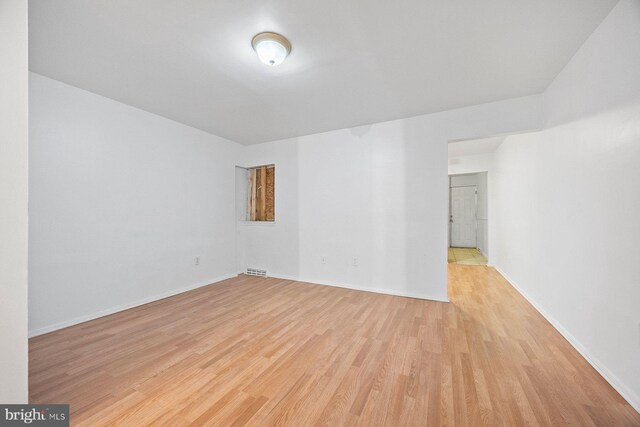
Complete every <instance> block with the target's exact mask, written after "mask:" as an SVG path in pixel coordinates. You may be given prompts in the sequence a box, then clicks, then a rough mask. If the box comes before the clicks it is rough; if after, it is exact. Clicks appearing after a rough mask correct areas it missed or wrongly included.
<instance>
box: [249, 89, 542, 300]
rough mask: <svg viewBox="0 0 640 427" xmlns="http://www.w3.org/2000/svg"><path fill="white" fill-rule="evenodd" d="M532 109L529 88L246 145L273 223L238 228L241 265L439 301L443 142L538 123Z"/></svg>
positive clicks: (444, 213) (537, 103) (535, 105)
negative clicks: (265, 178) (271, 201)
mask: <svg viewBox="0 0 640 427" xmlns="http://www.w3.org/2000/svg"><path fill="white" fill-rule="evenodd" d="M540 107H541V97H539V96H531V97H526V98H519V99H513V100H509V101H503V102H497V103H492V104H485V105H480V106H474V107H469V108H464V109H460V110H453V111H448V112H444V113H438V114H430V115H425V116H418V117H414V118H410V119H404V120H396V121H391V122H385V123H377V124H374V125H370V126H362V127H357V128H352V129H343V130H337V131H333V132H327V133H322V134H316V135H309V136H304V137H300V138H293V139H288V140H283V141H276V142H270V143H266V144H259V145H255V146H249V147H247V148H246V149H245V160H244V161H245V166H252V165H259V164H269V163H274V164H275V165H276V176H277V179H276V224H274V225H269V226H244V227H243V226H241V227H239V241H240V242H242V243H241V244H242V245H243V247H244V248H245V261H246V264H247V266H250V267H257V268H266V269H267V270H268V271H269V274H270V275H272V276H279V277H288V278H294V279H299V280H305V281H309V282H315V283H326V284H334V285H339V286H347V287H352V288H356V289H369V290H375V291H379V292H386V293H393V294H400V295H411V296H417V297H421V298H428V299H435V300H446V299H447V273H446V271H447V270H446V266H447V258H446V257H447V254H446V247H447V228H448V208H447V206H448V203H447V200H448V182H447V180H448V178H447V176H448V174H447V142H448V141H449V140H458V139H466V138H479V137H485V136H491V135H496V134H504V133H509V132H519V131H522V130H526V129H538V128H539V127H540V125H541V111H540ZM322 257H325V258H326V263H325V264H323V263H322V262H321V259H322ZM354 258H357V262H356V264H357V265H354V261H353V259H354Z"/></svg>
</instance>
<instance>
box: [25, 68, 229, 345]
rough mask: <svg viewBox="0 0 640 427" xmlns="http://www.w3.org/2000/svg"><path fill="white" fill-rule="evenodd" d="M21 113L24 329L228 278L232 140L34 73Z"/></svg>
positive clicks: (35, 330)
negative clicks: (26, 241)
mask: <svg viewBox="0 0 640 427" xmlns="http://www.w3.org/2000/svg"><path fill="white" fill-rule="evenodd" d="M30 108H31V111H30V119H31V120H30V132H31V135H30V142H31V155H30V159H29V160H30V165H31V167H30V199H29V202H30V214H31V221H30V248H29V256H30V298H29V329H30V331H31V333H32V334H36V333H42V332H44V331H47V330H51V329H56V328H58V327H60V326H63V325H67V324H70V323H76V322H78V321H81V320H86V319H89V318H93V317H96V316H99V315H101V314H105V313H109V312H112V311H114V310H118V309H122V308H126V307H129V306H132V305H137V304H139V303H141V302H145V301H149V300H153V299H157V298H159V297H161V296H166V295H170V294H173V293H176V292H178V291H181V290H184V289H185V288H190V287H195V286H199V285H203V284H208V283H211V282H214V281H217V280H220V279H221V278H226V277H229V276H232V275H235V273H236V236H235V190H234V188H235V168H234V165H235V164H236V163H237V160H238V155H239V150H240V148H241V147H240V146H239V145H237V144H235V143H232V142H229V141H227V140H224V139H222V138H219V137H216V136H213V135H210V134H207V133H205V132H202V131H199V130H196V129H193V128H190V127H187V126H185V125H182V124H179V123H176V122H173V121H171V120H167V119H164V118H162V117H159V116H156V115H153V114H150V113H147V112H145V111H142V110H139V109H136V108H133V107H130V106H127V105H124V104H121V103H118V102H115V101H113V100H110V99H107V98H104V97H101V96H98V95H95V94H93V93H90V92H86V91H83V90H80V89H77V88H74V87H71V86H68V85H65V84H63V83H60V82H57V81H55V80H51V79H49V78H46V77H43V76H40V75H37V74H33V73H32V74H30ZM195 257H200V264H199V265H197V266H196V265H194V258H195Z"/></svg>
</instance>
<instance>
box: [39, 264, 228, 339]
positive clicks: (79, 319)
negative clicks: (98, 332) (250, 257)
mask: <svg viewBox="0 0 640 427" xmlns="http://www.w3.org/2000/svg"><path fill="white" fill-rule="evenodd" d="M236 276H237V274H230V275H226V276H220V277H217V278H215V279H212V280H208V281H206V282H201V283H196V284H194V285H190V286H186V287H182V288H178V289H173V290H171V291H168V292H164V293H161V294H157V295H154V296H152V297H147V298H143V299H141V300H138V301H135V302H132V303H128V304H122V305H118V306H116V307H111V308H107V309H104V310H100V311H98V312H96V313H92V314H87V315H84V316H78V317H74V318H73V319H69V320H65V321H63V322H58V323H54V324H53V325H48V326H43V327H41V328H37V329H32V330H30V331H29V338H33V337H37V336H38V335H44V334H47V333H49V332H54V331H57V330H59V329H64V328H68V327H69V326H73V325H78V324H80V323H84V322H88V321H90V320H94V319H98V318H100V317H104V316H109V315H111V314H114V313H118V312H120V311H125V310H129V309H131V308H135V307H139V306H141V305H145V304H149V303H150V302H154V301H158V300H161V299H164V298H168V297H172V296H174V295H178V294H181V293H184V292H188V291H192V290H194V289H198V288H201V287H203V286H208V285H213V284H215V283H218V282H221V281H223V280H227V279H231V278H233V277H236Z"/></svg>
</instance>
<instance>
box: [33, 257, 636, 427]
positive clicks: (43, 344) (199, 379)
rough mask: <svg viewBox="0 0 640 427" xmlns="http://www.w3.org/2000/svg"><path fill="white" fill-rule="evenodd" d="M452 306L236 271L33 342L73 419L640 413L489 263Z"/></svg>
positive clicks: (411, 420) (631, 417)
mask: <svg viewBox="0 0 640 427" xmlns="http://www.w3.org/2000/svg"><path fill="white" fill-rule="evenodd" d="M449 296H450V299H451V303H441V302H434V301H424V300H418V299H411V298H403V297H395V296H390V295H381V294H374V293H369V292H360V291H355V290H350V289H342V288H332V287H327V286H321V285H312V284H308V283H303V282H295V281H289V280H281V279H271V278H267V279H265V278H256V277H248V276H238V277H237V278H234V279H229V280H225V281H223V282H220V283H217V284H215V285H211V286H206V287H203V288H199V289H196V290H193V291H190V292H186V293H182V294H179V295H175V296H173V297H169V298H165V299H162V300H159V301H155V302H152V303H150V304H146V305H144V306H140V307H136V308H133V309H131V310H127V311H123V312H120V313H116V314H113V315H110V316H106V317H103V318H99V319H95V320H93V321H90V322H86V323H82V324H79V325H76V326H72V327H68V328H65V329H62V330H59V331H55V332H52V333H49V334H46V335H42V336H39V337H36V338H32V339H31V340H30V399H31V401H32V403H69V404H70V405H71V423H72V424H73V425H86V426H102V425H136V426H138V425H172V426H182V425H185V426H186V425H238V426H240V425H246V426H264V425H269V426H271V425H291V426H303V425H304V426H306V425H332V426H335V425H345V426H346V425H348V426H354V425H361V426H367V427H370V426H374V425H376V426H377V425H388V426H400V425H402V426H414V425H415V426H423V425H429V426H440V425H446V426H449V425H460V426H466V425H486V426H514V425H580V426H589V425H596V426H601V425H613V426H616V425H620V426H633V425H636V426H640V415H639V414H638V413H637V412H635V411H634V410H633V408H632V407H631V406H630V405H629V404H627V403H626V402H625V401H624V399H622V397H621V396H620V395H619V394H618V393H617V392H616V391H615V390H614V389H613V388H612V387H611V386H610V385H609V384H608V383H607V382H606V381H605V380H604V379H603V378H602V377H601V376H600V375H599V374H598V373H597V372H596V371H595V370H594V369H593V368H592V367H591V366H590V365H589V364H588V362H586V361H585V360H584V358H582V356H580V354H579V353H578V352H577V351H576V350H575V349H574V348H573V347H571V345H570V344H569V343H568V342H567V341H566V340H565V339H564V338H563V337H562V336H561V335H560V334H559V333H558V332H557V331H556V330H555V329H553V327H552V326H551V325H550V324H549V323H548V322H547V321H546V320H545V319H544V318H543V317H542V316H541V315H540V314H539V313H538V312H537V311H536V310H535V309H534V308H533V307H531V306H530V305H529V303H528V302H527V301H526V300H525V299H524V298H523V297H522V296H521V295H520V294H518V293H517V291H515V289H514V288H513V287H511V286H510V285H509V284H508V283H507V282H506V280H505V279H504V278H503V277H502V276H500V274H499V273H498V272H496V271H495V270H494V269H493V268H490V267H486V266H466V265H456V264H450V265H449Z"/></svg>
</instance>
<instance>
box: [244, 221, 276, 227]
mask: <svg viewBox="0 0 640 427" xmlns="http://www.w3.org/2000/svg"><path fill="white" fill-rule="evenodd" d="M238 225H241V226H246V227H273V226H275V225H276V222H275V221H238Z"/></svg>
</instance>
